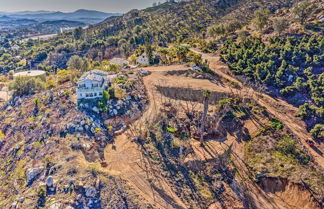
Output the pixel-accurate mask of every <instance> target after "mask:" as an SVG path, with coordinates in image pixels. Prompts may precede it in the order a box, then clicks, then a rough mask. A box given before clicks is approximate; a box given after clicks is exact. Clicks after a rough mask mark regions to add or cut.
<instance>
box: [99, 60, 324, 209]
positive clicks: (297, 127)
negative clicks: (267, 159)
mask: <svg viewBox="0 0 324 209" xmlns="http://www.w3.org/2000/svg"><path fill="white" fill-rule="evenodd" d="M204 58H205V59H208V60H209V62H210V63H211V67H212V69H213V70H214V71H215V73H217V74H218V75H219V76H220V77H223V78H225V79H227V80H230V81H235V82H236V83H239V85H240V86H241V89H240V90H235V89H233V88H231V87H230V85H229V84H227V83H226V82H225V83H222V82H219V83H215V82H211V81H210V80H208V79H195V78H190V77H188V76H183V75H182V74H181V73H180V74H179V73H177V74H175V75H170V73H166V72H169V71H181V70H187V69H188V68H187V67H185V66H183V65H173V66H159V67H148V68H145V69H144V70H147V71H150V72H151V74H150V75H149V76H146V77H144V84H145V87H146V89H147V93H148V98H149V101H150V104H149V106H148V108H147V110H146V111H145V112H144V113H143V115H142V117H141V118H140V119H138V120H137V121H136V122H135V123H134V124H133V125H132V126H131V128H130V130H129V131H128V132H126V133H124V134H122V135H119V136H117V137H116V139H115V144H113V145H109V146H108V147H107V148H106V150H105V161H106V163H107V165H108V166H107V167H106V168H104V170H105V171H106V172H108V173H110V174H112V175H117V176H120V177H121V178H122V179H124V180H126V181H127V182H128V183H129V185H130V186H131V187H132V188H134V189H135V190H136V191H137V192H138V194H140V195H141V196H142V197H143V198H144V199H145V200H146V201H147V202H148V203H149V204H151V205H153V206H154V207H156V208H187V206H186V205H185V203H184V202H183V201H182V200H181V199H180V198H179V197H178V196H177V195H176V194H175V193H174V191H173V190H172V189H171V187H170V185H168V183H167V181H165V180H164V179H162V178H161V179H159V182H160V184H159V185H160V188H159V189H157V188H155V187H154V186H153V184H151V183H150V181H149V180H148V174H147V171H148V170H149V168H148V167H147V166H148V165H147V163H146V159H145V158H144V157H143V155H142V153H141V151H140V149H139V147H138V145H137V144H136V143H135V142H132V137H131V136H132V134H131V130H134V129H137V130H141V129H142V128H145V125H146V123H149V122H150V120H151V119H152V118H153V117H154V115H155V114H156V113H157V112H158V110H159V109H160V107H161V101H162V99H161V98H163V97H165V96H166V95H164V94H163V90H165V89H166V88H168V89H167V90H168V91H171V92H177V90H179V89H181V90H184V91H185V89H193V90H206V89H207V90H211V91H213V92H219V93H220V94H224V93H225V94H232V93H235V94H238V95H240V96H242V97H248V98H253V99H254V100H256V101H257V102H258V103H259V104H260V105H262V106H264V107H266V108H267V110H268V111H269V112H270V113H271V114H273V115H275V116H276V117H277V118H279V119H280V120H281V121H282V122H283V123H284V124H285V125H286V126H287V127H288V128H289V129H291V131H292V132H293V133H294V134H295V135H296V136H297V137H299V138H300V139H304V138H305V137H306V138H308V137H309V134H308V133H307V131H306V130H305V126H304V125H303V122H302V121H300V120H297V119H296V118H295V117H294V114H295V113H296V111H297V110H296V108H295V107H293V106H291V105H289V104H287V103H286V102H284V101H282V100H279V99H277V100H276V99H273V98H271V97H270V96H268V95H265V94H261V93H259V92H256V91H255V90H254V89H251V88H246V87H243V85H242V84H241V83H240V82H238V81H237V80H236V79H234V78H233V77H231V76H230V75H228V74H226V73H224V72H223V71H222V69H224V68H225V66H224V64H222V63H220V62H219V60H218V58H217V57H213V56H209V55H205V54H204ZM140 70H142V69H140ZM158 86H159V87H160V91H158V88H157V87H158ZM161 87H162V88H163V90H162V91H161ZM168 99H170V98H168ZM171 99H172V98H171ZM182 99H183V100H186V99H189V98H182ZM279 106H280V108H278V107H279ZM292 121H294V122H293V123H292ZM256 126H257V125H255V124H254V122H253V121H251V124H250V127H252V128H250V127H248V129H249V132H250V134H251V133H253V132H254V131H256V130H257V128H256ZM301 141H302V142H303V140H301ZM303 143H304V142H303ZM193 144H194V146H193V147H194V149H195V153H196V156H195V160H197V156H198V158H200V159H201V160H206V159H208V158H213V157H215V156H212V155H210V153H213V152H214V153H221V152H224V150H226V149H228V147H229V146H232V150H233V152H234V153H235V154H236V155H237V157H238V159H239V160H236V163H237V165H238V168H239V169H240V173H241V175H242V176H243V179H242V180H241V182H240V183H242V188H240V190H241V192H242V193H244V192H246V193H247V194H246V197H245V198H247V199H248V198H250V199H251V202H253V203H251V205H249V207H254V208H266V209H267V208H269V209H278V208H296V206H295V205H294V204H293V203H294V202H296V203H297V204H296V205H297V206H298V205H306V206H305V207H301V208H312V207H313V208H317V203H316V202H314V201H313V199H312V198H311V196H310V194H309V193H307V190H303V189H302V188H300V187H298V186H295V185H293V184H291V183H287V185H286V186H285V189H284V190H282V191H276V192H274V193H271V192H269V191H274V190H273V188H272V187H271V186H269V188H268V186H266V187H264V188H265V189H264V190H262V189H261V188H260V187H259V186H258V185H257V184H256V183H255V182H254V181H252V180H250V179H249V178H247V176H248V175H249V171H248V169H247V167H246V165H245V163H244V161H243V160H242V159H243V153H244V151H243V144H242V143H241V144H239V143H238V142H236V141H235V140H234V138H233V137H231V136H230V137H228V140H227V141H226V142H225V143H223V142H217V141H208V142H207V143H206V147H207V149H201V148H200V147H199V143H196V142H195V141H193ZM195 144H196V145H197V146H195ZM304 145H305V144H304ZM305 147H307V148H308V149H309V152H310V153H311V154H312V156H313V157H314V159H315V161H316V162H317V164H319V165H320V166H321V167H323V166H324V163H323V162H324V161H323V157H322V156H321V155H320V154H319V153H317V152H315V151H314V150H312V149H310V148H309V147H308V146H307V145H305ZM199 156H200V157H199ZM191 160H193V158H190V159H186V161H187V162H190V161H191ZM244 175H245V177H244ZM266 185H267V184H266ZM301 191H302V192H301ZM303 192H304V193H303ZM299 193H300V194H304V195H303V196H302V197H303V198H299ZM289 194H290V195H292V197H293V198H292V200H289V201H282V198H284V199H287V198H288V197H289ZM277 196H279V197H280V198H278V197H277ZM233 202H235V201H233ZM306 203H307V204H306ZM234 205H235V204H234ZM234 205H232V206H233V207H234ZM238 205H239V204H238ZM210 208H220V207H219V206H218V205H217V203H215V204H213V205H211V206H210Z"/></svg>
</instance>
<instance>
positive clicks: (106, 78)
mask: <svg viewBox="0 0 324 209" xmlns="http://www.w3.org/2000/svg"><path fill="white" fill-rule="evenodd" d="M115 77H116V75H109V74H108V73H107V72H104V71H101V70H92V71H89V72H86V73H84V74H83V75H82V76H81V78H80V79H79V81H78V86H77V98H78V99H94V98H101V97H102V94H103V92H104V90H105V89H106V88H107V87H108V86H110V85H111V83H112V81H113V79H114V78H115Z"/></svg>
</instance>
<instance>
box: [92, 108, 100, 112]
mask: <svg viewBox="0 0 324 209" xmlns="http://www.w3.org/2000/svg"><path fill="white" fill-rule="evenodd" d="M92 111H93V112H96V113H99V112H100V110H99V109H98V107H93V108H92Z"/></svg>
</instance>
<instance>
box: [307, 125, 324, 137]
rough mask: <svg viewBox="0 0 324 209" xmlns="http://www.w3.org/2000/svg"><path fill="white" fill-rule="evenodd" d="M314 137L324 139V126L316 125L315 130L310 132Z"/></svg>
mask: <svg viewBox="0 0 324 209" xmlns="http://www.w3.org/2000/svg"><path fill="white" fill-rule="evenodd" d="M310 133H311V134H312V136H313V137H315V138H319V139H323V138H324V125H323V124H316V125H315V126H314V128H313V129H312V130H311V131H310Z"/></svg>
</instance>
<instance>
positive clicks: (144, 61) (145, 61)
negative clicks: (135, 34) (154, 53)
mask: <svg viewBox="0 0 324 209" xmlns="http://www.w3.org/2000/svg"><path fill="white" fill-rule="evenodd" d="M136 62H137V63H138V64H142V65H148V64H150V61H149V59H148V58H147V57H146V56H144V55H141V56H139V57H138V58H137V60H136Z"/></svg>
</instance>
